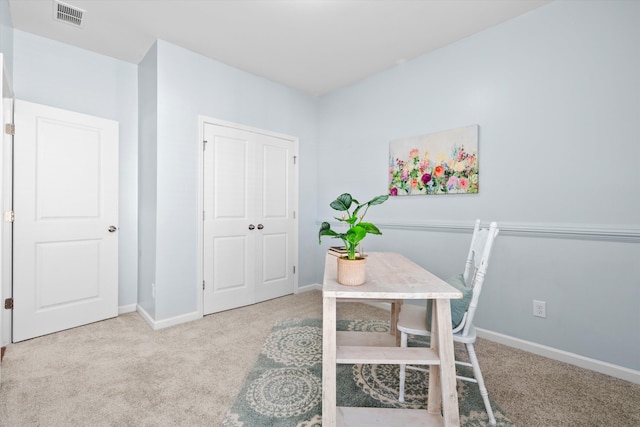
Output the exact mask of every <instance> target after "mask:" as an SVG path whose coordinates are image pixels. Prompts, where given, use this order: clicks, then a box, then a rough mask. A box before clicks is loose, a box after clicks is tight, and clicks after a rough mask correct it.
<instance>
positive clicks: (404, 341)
mask: <svg viewBox="0 0 640 427" xmlns="http://www.w3.org/2000/svg"><path fill="white" fill-rule="evenodd" d="M406 346H407V334H406V332H402V334H401V335H400V347H406ZM406 369H407V365H400V390H399V395H398V401H399V402H404V380H405V375H406Z"/></svg>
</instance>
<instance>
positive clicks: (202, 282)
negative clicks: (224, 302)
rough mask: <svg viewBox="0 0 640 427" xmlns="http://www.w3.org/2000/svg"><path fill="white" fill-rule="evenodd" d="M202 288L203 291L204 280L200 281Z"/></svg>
mask: <svg viewBox="0 0 640 427" xmlns="http://www.w3.org/2000/svg"><path fill="white" fill-rule="evenodd" d="M202 290H203V291H204V280H203V281H202Z"/></svg>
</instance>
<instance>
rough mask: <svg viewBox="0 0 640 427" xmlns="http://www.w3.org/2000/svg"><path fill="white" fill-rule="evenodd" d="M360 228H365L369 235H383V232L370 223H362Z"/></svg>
mask: <svg viewBox="0 0 640 427" xmlns="http://www.w3.org/2000/svg"><path fill="white" fill-rule="evenodd" d="M358 226H360V227H362V228H364V229H365V230H366V231H367V233H369V234H382V232H381V231H380V230H379V229H378V227H376V226H375V225H373V224H372V223H370V222H361V223H360V224H358Z"/></svg>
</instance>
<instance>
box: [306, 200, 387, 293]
mask: <svg viewBox="0 0 640 427" xmlns="http://www.w3.org/2000/svg"><path fill="white" fill-rule="evenodd" d="M388 198H389V195H387V194H384V195H381V196H377V197H374V198H373V199H371V200H369V201H368V202H367V203H360V202H358V201H357V200H356V199H354V198H353V197H351V194H349V193H344V194H341V195H340V196H339V197H338V198H337V199H335V200H334V201H333V202H331V203H330V204H329V206H331V207H332V208H333V209H335V210H337V211H340V212H344V213H343V214H342V217H335V219H337V220H338V221H340V222H344V223H346V224H347V226H348V227H349V228H348V229H347V230H346V231H345V232H344V233H338V232H336V231H334V230H332V229H331V224H329V223H328V222H323V223H322V224H321V225H320V231H319V232H318V241H319V242H320V243H322V236H330V237H334V238H337V239H342V241H343V242H344V246H345V248H346V250H347V256H345V257H338V282H339V283H341V284H343V285H352V286H353V285H361V284H363V283H364V281H365V271H364V268H365V263H366V259H365V258H362V257H360V256H359V255H358V254H357V252H356V250H357V248H358V244H359V243H360V242H361V241H362V239H364V238H365V237H366V236H367V234H382V233H381V232H380V230H379V229H378V227H376V226H375V225H373V224H372V223H370V222H364V221H363V219H364V216H365V215H366V213H367V211H368V210H369V207H370V206H374V205H380V204H382V203H384V202H385V201H386V200H387V199H388ZM352 208H353V211H350V209H352ZM363 208H364V211H362V213H361V210H362V209H363Z"/></svg>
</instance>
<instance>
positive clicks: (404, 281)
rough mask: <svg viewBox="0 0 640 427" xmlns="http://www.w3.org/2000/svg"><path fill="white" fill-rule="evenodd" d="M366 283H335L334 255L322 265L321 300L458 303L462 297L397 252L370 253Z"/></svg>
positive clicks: (335, 267) (336, 268)
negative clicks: (440, 299)
mask: <svg viewBox="0 0 640 427" xmlns="http://www.w3.org/2000/svg"><path fill="white" fill-rule="evenodd" d="M366 255H367V273H366V281H365V283H364V284H362V285H359V286H345V285H341V284H339V283H338V281H337V277H338V267H337V260H336V257H335V256H334V255H331V254H327V256H326V259H325V265H324V280H323V284H322V294H323V296H327V297H333V298H358V299H439V298H446V299H458V298H462V293H461V292H460V291H458V290H457V289H456V288H454V287H453V286H451V285H449V284H448V283H447V282H445V281H444V280H442V279H440V278H439V277H437V276H436V275H434V274H433V273H431V272H429V271H427V270H426V269H424V268H423V267H420V266H419V265H418V264H416V263H414V262H413V261H411V260H409V259H408V258H406V257H405V256H403V255H401V254H399V253H396V252H369V253H367V254H366Z"/></svg>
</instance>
